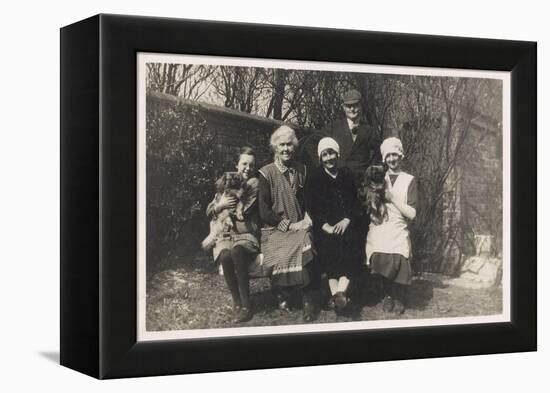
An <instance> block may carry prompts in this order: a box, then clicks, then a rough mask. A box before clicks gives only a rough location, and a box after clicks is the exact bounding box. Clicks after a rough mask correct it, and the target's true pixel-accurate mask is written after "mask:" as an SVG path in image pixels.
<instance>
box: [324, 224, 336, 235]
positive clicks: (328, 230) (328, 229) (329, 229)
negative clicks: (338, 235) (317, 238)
mask: <svg viewBox="0 0 550 393" xmlns="http://www.w3.org/2000/svg"><path fill="white" fill-rule="evenodd" d="M321 229H322V230H323V231H325V232H326V233H328V234H329V235H332V234H333V233H334V227H333V226H332V225H329V224H324V225H323V226H322V227H321Z"/></svg>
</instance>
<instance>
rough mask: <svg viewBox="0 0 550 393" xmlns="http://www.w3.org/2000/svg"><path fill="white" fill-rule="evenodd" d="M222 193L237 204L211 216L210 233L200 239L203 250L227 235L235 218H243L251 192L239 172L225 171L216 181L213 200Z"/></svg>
mask: <svg viewBox="0 0 550 393" xmlns="http://www.w3.org/2000/svg"><path fill="white" fill-rule="evenodd" d="M223 195H225V196H231V197H234V198H235V199H237V206H236V207H235V209H224V210H222V211H221V212H220V213H218V215H217V216H215V217H213V218H212V220H211V221H210V233H209V234H208V236H207V237H206V238H205V239H204V240H203V241H202V248H203V249H204V250H208V249H211V248H212V247H214V245H215V244H216V240H217V239H219V238H222V237H223V236H224V235H225V236H228V235H229V232H230V231H231V229H233V228H234V227H235V219H237V220H239V221H242V220H243V219H244V210H245V208H246V207H247V206H248V202H249V201H250V199H251V195H252V193H251V190H250V187H249V185H248V184H247V181H246V180H245V179H244V177H243V176H242V175H241V174H240V173H238V172H225V173H224V174H223V176H222V177H220V178H219V179H218V180H217V181H216V196H215V197H214V202H215V203H217V202H218V201H219V200H220V198H221V197H222V196H223Z"/></svg>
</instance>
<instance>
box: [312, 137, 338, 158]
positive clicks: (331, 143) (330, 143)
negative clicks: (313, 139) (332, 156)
mask: <svg viewBox="0 0 550 393" xmlns="http://www.w3.org/2000/svg"><path fill="white" fill-rule="evenodd" d="M326 149H332V150H334V151H335V152H336V153H338V156H340V146H339V145H338V142H336V141H335V140H334V139H332V138H329V137H325V138H323V139H321V140H320V141H319V145H317V155H318V156H319V158H321V153H322V152H323V151H324V150H326Z"/></svg>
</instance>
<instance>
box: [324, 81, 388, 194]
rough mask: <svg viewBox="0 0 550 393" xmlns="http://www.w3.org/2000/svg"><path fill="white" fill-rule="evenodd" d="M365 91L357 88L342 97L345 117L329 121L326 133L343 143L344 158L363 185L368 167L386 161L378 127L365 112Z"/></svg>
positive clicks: (359, 184)
mask: <svg viewBox="0 0 550 393" xmlns="http://www.w3.org/2000/svg"><path fill="white" fill-rule="evenodd" d="M361 98H362V97H361V93H360V92H359V91H357V90H355V89H353V90H349V91H347V92H346V93H345V94H344V95H343V97H342V109H343V110H344V114H345V117H344V118H341V119H338V120H335V121H334V122H332V123H330V124H328V125H327V126H326V127H325V128H324V129H323V130H322V133H323V134H325V135H326V136H330V137H331V138H333V139H335V140H336V142H338V145H339V146H340V162H341V163H342V166H347V167H348V168H349V169H351V171H352V173H353V177H354V180H355V184H356V186H357V187H360V186H361V183H362V182H363V174H364V173H365V170H366V169H367V168H368V167H369V165H372V164H374V163H380V162H382V157H381V156H380V144H381V143H382V141H381V139H380V137H379V136H378V133H377V132H376V130H374V129H372V128H370V127H368V125H367V124H366V122H365V120H364V119H363V116H362V112H363V111H362V109H363V108H362V106H361Z"/></svg>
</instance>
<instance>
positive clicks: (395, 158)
mask: <svg viewBox="0 0 550 393" xmlns="http://www.w3.org/2000/svg"><path fill="white" fill-rule="evenodd" d="M380 151H381V153H382V158H383V160H384V163H385V164H386V165H387V166H388V170H387V172H386V175H385V187H386V189H385V201H384V202H383V203H384V209H383V211H384V213H383V215H382V217H375V215H374V213H373V212H369V210H367V212H368V213H369V214H370V215H371V223H370V225H369V232H368V235H367V244H366V253H367V261H368V262H369V263H370V266H371V268H372V272H373V273H376V274H379V275H381V276H382V277H383V280H384V292H385V297H384V300H383V309H384V311H386V312H391V311H393V312H395V313H396V314H402V313H403V312H404V311H405V306H406V298H407V289H408V288H409V286H410V284H411V282H412V269H411V264H410V257H411V241H410V236H409V223H410V222H411V221H412V220H414V219H415V217H416V199H417V191H416V190H417V187H416V181H415V178H414V176H412V175H410V174H408V173H406V172H404V171H403V170H402V168H401V164H402V161H403V158H404V157H405V154H404V153H403V145H402V144H401V141H400V140H399V139H398V138H395V137H391V138H387V139H385V140H384V142H383V143H382V145H381V146H380ZM367 209H369V207H367Z"/></svg>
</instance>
